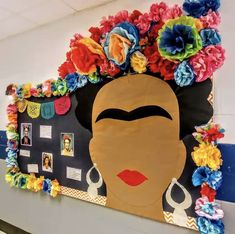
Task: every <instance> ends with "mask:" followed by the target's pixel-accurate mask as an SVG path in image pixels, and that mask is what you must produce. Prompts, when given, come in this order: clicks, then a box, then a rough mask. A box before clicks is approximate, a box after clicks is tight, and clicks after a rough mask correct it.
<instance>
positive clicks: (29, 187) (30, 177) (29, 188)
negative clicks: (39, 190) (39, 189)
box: [27, 174, 37, 191]
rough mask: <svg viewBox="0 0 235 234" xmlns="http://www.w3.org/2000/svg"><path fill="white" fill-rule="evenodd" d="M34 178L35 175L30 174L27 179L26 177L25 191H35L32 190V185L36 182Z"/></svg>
mask: <svg viewBox="0 0 235 234" xmlns="http://www.w3.org/2000/svg"><path fill="white" fill-rule="evenodd" d="M36 179H37V178H36V177H35V175H33V174H30V175H29V177H28V181H27V182H28V183H27V189H28V190H31V191H35V188H34V184H35V181H36Z"/></svg>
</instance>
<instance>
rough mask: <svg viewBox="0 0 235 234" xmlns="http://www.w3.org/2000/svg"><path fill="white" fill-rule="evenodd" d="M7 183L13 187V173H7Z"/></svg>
mask: <svg viewBox="0 0 235 234" xmlns="http://www.w3.org/2000/svg"><path fill="white" fill-rule="evenodd" d="M5 181H6V182H7V183H8V184H10V186H13V175H12V174H11V173H7V174H6V175H5Z"/></svg>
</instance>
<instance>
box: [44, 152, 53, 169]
mask: <svg viewBox="0 0 235 234" xmlns="http://www.w3.org/2000/svg"><path fill="white" fill-rule="evenodd" d="M42 170H43V171H46V172H51V173H52V172H53V154H52V153H47V152H42Z"/></svg>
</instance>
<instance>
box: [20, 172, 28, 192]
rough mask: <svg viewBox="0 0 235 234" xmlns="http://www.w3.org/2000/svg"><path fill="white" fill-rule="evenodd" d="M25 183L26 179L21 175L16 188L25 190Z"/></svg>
mask: <svg viewBox="0 0 235 234" xmlns="http://www.w3.org/2000/svg"><path fill="white" fill-rule="evenodd" d="M26 183H27V178H26V176H24V175H21V176H20V177H19V182H18V186H19V188H22V189H25V188H26Z"/></svg>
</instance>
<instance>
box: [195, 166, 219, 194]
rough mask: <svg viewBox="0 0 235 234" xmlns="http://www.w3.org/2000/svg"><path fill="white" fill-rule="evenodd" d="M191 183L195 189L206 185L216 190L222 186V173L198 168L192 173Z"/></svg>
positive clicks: (206, 168)
mask: <svg viewBox="0 0 235 234" xmlns="http://www.w3.org/2000/svg"><path fill="white" fill-rule="evenodd" d="M192 183H193V185H194V186H195V187H196V186H200V185H202V184H204V183H207V184H208V185H209V186H210V187H211V188H212V189H214V190H217V189H218V188H219V187H220V186H221V184H222V172H221V171H211V170H210V169H209V168H208V167H199V168H197V169H196V170H195V172H194V173H193V176H192Z"/></svg>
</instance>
